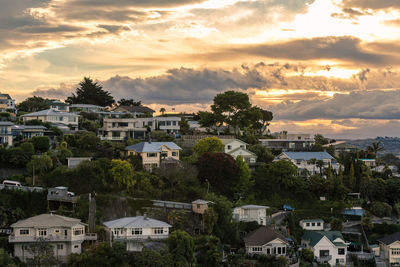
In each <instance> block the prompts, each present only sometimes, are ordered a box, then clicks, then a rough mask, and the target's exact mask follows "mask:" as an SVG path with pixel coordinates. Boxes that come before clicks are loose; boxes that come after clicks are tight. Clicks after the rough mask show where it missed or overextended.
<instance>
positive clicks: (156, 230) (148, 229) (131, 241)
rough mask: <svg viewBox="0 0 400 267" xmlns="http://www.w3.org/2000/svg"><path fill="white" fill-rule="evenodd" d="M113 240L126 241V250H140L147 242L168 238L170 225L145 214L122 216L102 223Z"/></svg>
mask: <svg viewBox="0 0 400 267" xmlns="http://www.w3.org/2000/svg"><path fill="white" fill-rule="evenodd" d="M103 224H104V226H105V227H106V229H107V231H108V232H109V233H110V235H111V240H112V241H113V242H124V243H126V250H127V251H141V250H142V248H143V247H144V246H145V244H146V243H148V242H154V241H159V240H163V239H166V238H168V236H169V229H170V228H171V227H172V225H170V224H168V223H166V222H163V221H159V220H155V219H152V218H149V217H147V216H136V217H124V218H120V219H116V220H112V221H107V222H104V223H103Z"/></svg>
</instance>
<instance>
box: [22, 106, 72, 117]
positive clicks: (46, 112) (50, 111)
mask: <svg viewBox="0 0 400 267" xmlns="http://www.w3.org/2000/svg"><path fill="white" fill-rule="evenodd" d="M58 115H62V116H74V117H76V116H78V115H76V114H73V113H68V112H62V111H58V110H54V109H51V108H50V109H45V110H41V111H37V112H33V113H28V114H25V115H22V116H21V117H36V116H58Z"/></svg>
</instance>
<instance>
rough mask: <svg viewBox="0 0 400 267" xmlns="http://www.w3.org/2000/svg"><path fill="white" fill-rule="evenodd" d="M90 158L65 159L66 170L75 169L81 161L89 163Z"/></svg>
mask: <svg viewBox="0 0 400 267" xmlns="http://www.w3.org/2000/svg"><path fill="white" fill-rule="evenodd" d="M91 160H92V158H91V157H71V158H67V166H68V168H75V167H76V166H78V165H79V164H80V163H81V162H82V161H91Z"/></svg>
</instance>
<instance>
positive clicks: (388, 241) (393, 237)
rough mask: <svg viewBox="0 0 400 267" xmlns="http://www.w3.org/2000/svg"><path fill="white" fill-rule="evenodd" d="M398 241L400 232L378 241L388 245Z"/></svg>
mask: <svg viewBox="0 0 400 267" xmlns="http://www.w3.org/2000/svg"><path fill="white" fill-rule="evenodd" d="M396 241H400V232H396V233H394V234H391V235H388V236H385V237H383V238H381V239H378V242H380V243H383V244H386V245H390V244H392V243H394V242H396Z"/></svg>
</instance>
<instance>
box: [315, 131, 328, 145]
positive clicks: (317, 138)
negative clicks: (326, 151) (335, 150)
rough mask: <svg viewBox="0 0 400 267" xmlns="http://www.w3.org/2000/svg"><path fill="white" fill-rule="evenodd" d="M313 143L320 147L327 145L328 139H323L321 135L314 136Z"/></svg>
mask: <svg viewBox="0 0 400 267" xmlns="http://www.w3.org/2000/svg"><path fill="white" fill-rule="evenodd" d="M314 141H315V144H318V145H322V146H323V145H327V144H329V140H328V138H325V137H324V136H323V135H322V134H316V135H314Z"/></svg>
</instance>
